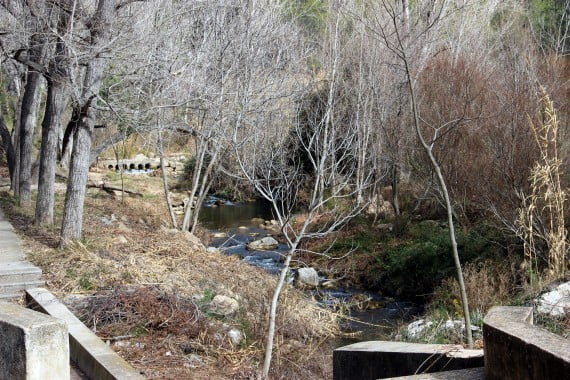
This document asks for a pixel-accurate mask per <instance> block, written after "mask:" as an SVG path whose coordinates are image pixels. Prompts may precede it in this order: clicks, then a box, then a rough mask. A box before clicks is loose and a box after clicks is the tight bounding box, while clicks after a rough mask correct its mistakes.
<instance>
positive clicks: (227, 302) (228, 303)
mask: <svg viewBox="0 0 570 380" xmlns="http://www.w3.org/2000/svg"><path fill="white" fill-rule="evenodd" d="M208 309H209V310H210V311H211V312H212V313H215V314H219V315H223V316H224V317H226V316H229V315H233V314H235V313H236V312H237V311H238V309H239V304H238V301H236V300H235V299H233V298H230V297H228V296H222V295H219V294H218V295H217V296H215V297H214V299H213V300H212V302H210V305H209V307H208Z"/></svg>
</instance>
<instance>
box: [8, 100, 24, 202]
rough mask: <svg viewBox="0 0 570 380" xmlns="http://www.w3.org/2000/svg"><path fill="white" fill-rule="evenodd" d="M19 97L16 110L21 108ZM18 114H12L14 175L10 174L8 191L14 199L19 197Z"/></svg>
mask: <svg viewBox="0 0 570 380" xmlns="http://www.w3.org/2000/svg"><path fill="white" fill-rule="evenodd" d="M21 98H22V97H21V96H20V97H19V98H18V108H15V110H16V109H17V110H19V109H20V108H21V106H20V104H21ZM19 115H20V114H19V112H17V111H15V112H14V123H13V124H12V146H13V147H14V173H13V174H12V177H11V178H10V179H11V183H10V190H12V191H13V192H14V196H15V197H19V196H20V186H19V184H20V128H19V125H20V116H19Z"/></svg>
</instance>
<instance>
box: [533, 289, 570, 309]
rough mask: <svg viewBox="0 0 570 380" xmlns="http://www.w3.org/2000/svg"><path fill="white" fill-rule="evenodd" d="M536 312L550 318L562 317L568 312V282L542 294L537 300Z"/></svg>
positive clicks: (569, 307)
mask: <svg viewBox="0 0 570 380" xmlns="http://www.w3.org/2000/svg"><path fill="white" fill-rule="evenodd" d="M537 303H538V307H537V311H538V312H539V313H541V314H548V315H550V316H551V317H562V316H564V315H565V314H566V313H567V310H570V281H569V282H565V283H564V284H561V285H559V286H558V287H556V289H554V290H552V291H550V292H547V293H544V294H543V295H541V296H540V298H539V299H538V300H537Z"/></svg>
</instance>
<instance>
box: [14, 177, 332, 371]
mask: <svg viewBox="0 0 570 380" xmlns="http://www.w3.org/2000/svg"><path fill="white" fill-rule="evenodd" d="M147 180H148V178H146V179H141V180H140V183H139V186H145V181H147ZM136 181H137V180H135V179H132V180H131V185H133V184H136V183H135V182H136ZM144 193H145V194H149V193H150V194H152V191H144ZM3 197H5V198H6V199H9V194H8V193H4V194H3ZM121 198H122V197H120V196H119V197H113V196H111V195H109V194H107V193H106V192H104V191H102V190H98V189H90V190H89V191H88V198H87V199H86V205H85V207H86V213H85V220H84V231H85V233H84V238H83V239H82V240H81V241H80V242H78V243H76V244H74V245H72V246H68V247H66V248H65V249H58V248H57V245H58V244H57V242H58V240H57V232H58V231H57V230H55V229H51V230H50V229H38V228H37V227H35V226H33V224H32V222H31V221H32V220H33V216H32V215H31V214H29V213H28V212H27V211H25V210H23V209H20V208H17V207H16V206H14V205H13V204H12V203H11V202H4V209H5V211H6V214H7V216H8V217H9V218H10V220H11V221H12V223H13V224H14V227H15V228H16V230H17V231H18V233H19V235H20V237H21V238H22V240H23V242H24V247H25V250H26V251H27V255H28V258H29V260H31V261H32V262H33V263H34V264H36V265H38V266H40V267H41V268H42V270H43V272H44V278H45V280H46V282H47V285H48V287H49V288H50V290H51V291H52V292H54V293H56V294H57V295H58V296H59V297H60V298H61V299H65V298H66V297H67V298H69V297H68V296H69V295H74V297H72V298H73V299H76V300H77V298H80V299H81V298H84V300H87V302H84V301H81V302H79V303H76V304H75V306H77V313H78V314H79V315H80V317H81V318H82V319H83V320H84V321H85V322H86V323H87V325H88V326H89V327H91V328H93V329H95V330H96V332H97V333H98V334H99V335H100V336H101V337H102V338H105V339H108V340H109V341H110V342H111V343H112V346H113V348H114V349H116V350H117V351H119V352H120V353H121V355H122V356H124V357H125V358H126V359H127V360H128V361H129V362H131V363H132V364H133V365H134V366H135V367H136V368H138V369H140V370H141V371H142V372H143V373H144V374H145V376H147V377H148V378H157V379H158V378H160V379H190V378H192V379H200V378H210V379H211V378H216V379H218V378H219V379H224V378H227V379H239V378H243V379H248V378H255V376H256V375H257V369H258V366H259V361H260V360H261V353H262V349H263V337H264V336H265V334H266V325H267V322H266V316H267V310H268V307H269V302H270V297H271V292H272V289H273V288H274V286H275V282H276V279H275V278H274V277H273V276H271V275H269V274H267V273H266V272H264V271H262V270H261V269H258V268H255V267H252V266H249V265H247V264H246V263H243V262H241V261H240V260H239V259H238V258H236V257H233V256H226V255H223V254H220V253H210V252H207V251H206V250H205V249H204V248H203V247H199V246H197V245H196V244H195V243H193V242H192V241H189V240H188V239H187V238H186V235H185V234H184V233H181V232H176V231H174V230H171V229H169V228H170V227H168V222H167V215H166V212H165V207H164V206H163V204H164V203H163V202H164V201H163V200H162V199H160V198H159V197H155V196H153V195H150V196H145V197H143V198H142V199H141V198H131V197H125V198H124V199H121ZM58 201H60V202H59V203H61V199H58ZM59 206H61V205H59ZM56 217H57V216H56ZM57 223H58V221H57V220H56V225H57ZM214 295H224V296H227V297H231V298H234V299H235V300H237V301H238V303H239V310H238V312H237V313H235V315H233V316H227V317H219V316H215V315H212V314H211V313H209V312H208V302H209V301H211V299H212V298H213V296H214ZM281 305H282V306H280V308H279V310H280V313H279V316H278V321H277V334H278V337H277V339H276V346H277V349H276V353H275V355H276V356H275V366H274V368H273V369H272V376H273V378H287V379H295V378H298V379H309V378H315V379H322V378H329V377H330V376H331V370H332V368H331V365H332V358H331V357H330V352H329V351H330V350H328V347H325V346H323V345H322V342H323V341H324V340H326V339H327V338H328V337H330V336H332V335H334V334H336V333H338V328H337V317H336V315H335V314H334V313H332V312H331V311H328V310H325V309H323V308H321V307H320V306H318V305H317V304H316V302H315V301H314V300H311V299H308V298H307V296H306V295H304V294H303V293H301V292H300V291H297V290H295V289H293V288H287V289H286V290H285V292H284V294H283V296H282V298H281ZM232 328H235V329H237V330H239V331H240V332H242V334H243V339H242V340H241V342H240V343H239V344H235V343H232V342H231V340H230V339H229V338H228V334H227V332H228V330H229V329H232Z"/></svg>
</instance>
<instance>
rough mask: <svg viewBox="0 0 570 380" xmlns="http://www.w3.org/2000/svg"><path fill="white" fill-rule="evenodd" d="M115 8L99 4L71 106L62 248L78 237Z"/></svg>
mask: <svg viewBox="0 0 570 380" xmlns="http://www.w3.org/2000/svg"><path fill="white" fill-rule="evenodd" d="M115 5H116V4H115V1H114V0H99V1H98V2H97V9H96V11H95V14H94V15H93V18H92V20H91V22H90V28H89V42H90V48H91V49H92V51H93V52H94V53H95V55H94V56H93V57H92V59H90V60H89V61H88V62H87V67H86V69H85V74H84V77H83V84H82V92H81V96H80V98H79V99H78V101H77V103H76V104H74V114H75V115H76V118H75V119H74V120H73V123H74V132H73V150H72V155H71V163H70V168H69V177H68V182H67V192H66V195H65V205H64V210H63V222H62V226H61V238H62V243H64V244H65V242H68V241H71V240H76V239H79V238H80V237H81V230H82V224H83V203H84V199H85V190H86V185H87V172H88V170H89V163H90V161H89V156H90V150H91V142H92V134H93V127H94V122H95V110H94V108H93V105H94V103H95V102H96V101H97V94H98V92H99V88H100V86H101V83H102V80H103V71H104V69H105V66H106V63H107V59H106V57H105V56H104V55H103V53H104V51H105V49H106V48H107V46H108V44H109V43H110V41H111V36H112V34H111V32H112V28H113V21H114V18H115V12H116V9H115Z"/></svg>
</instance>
